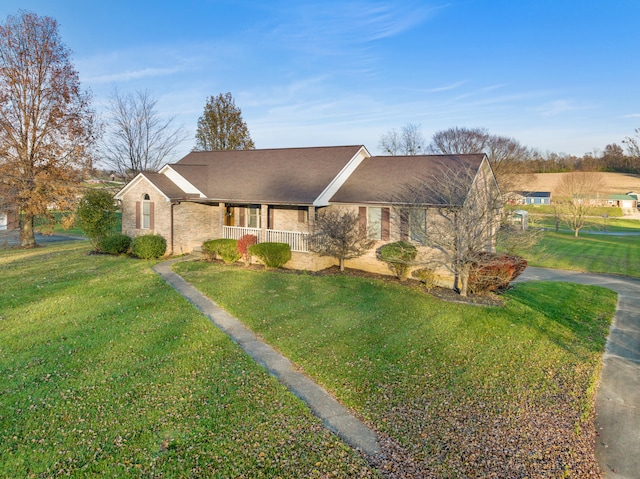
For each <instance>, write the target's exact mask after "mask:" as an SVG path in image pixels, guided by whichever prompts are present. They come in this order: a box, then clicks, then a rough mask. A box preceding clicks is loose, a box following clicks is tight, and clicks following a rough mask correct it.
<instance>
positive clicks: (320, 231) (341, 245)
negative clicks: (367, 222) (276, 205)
mask: <svg viewBox="0 0 640 479" xmlns="http://www.w3.org/2000/svg"><path fill="white" fill-rule="evenodd" d="M373 244H374V241H373V240H372V239H369V238H368V237H367V232H366V231H365V230H363V229H362V228H360V225H359V218H358V215H357V213H355V212H353V211H351V210H346V209H339V208H335V209H333V208H332V209H329V210H325V211H323V212H322V213H320V215H319V216H318V218H317V219H316V221H315V226H314V232H313V234H312V235H311V241H310V247H311V250H312V251H314V252H315V253H318V254H319V255H320V256H330V257H332V258H336V259H337V260H338V261H339V264H340V271H344V262H345V260H348V259H353V258H357V257H359V256H362V255H363V254H365V253H366V252H367V251H369V250H370V249H371V247H372V246H373Z"/></svg>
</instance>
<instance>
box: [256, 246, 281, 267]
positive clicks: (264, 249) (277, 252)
mask: <svg viewBox="0 0 640 479" xmlns="http://www.w3.org/2000/svg"><path fill="white" fill-rule="evenodd" d="M249 253H251V254H252V255H254V256H257V257H258V258H260V259H261V260H262V262H263V263H264V265H265V266H266V267H267V268H281V267H282V266H284V265H285V264H286V263H287V261H289V260H290V259H291V246H289V245H288V244H287V243H258V244H254V245H252V246H249Z"/></svg>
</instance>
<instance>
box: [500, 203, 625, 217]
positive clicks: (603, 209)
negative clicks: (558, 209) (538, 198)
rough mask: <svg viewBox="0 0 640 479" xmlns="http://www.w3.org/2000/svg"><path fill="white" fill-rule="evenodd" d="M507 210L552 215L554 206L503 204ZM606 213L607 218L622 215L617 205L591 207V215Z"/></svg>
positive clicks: (596, 215)
mask: <svg viewBox="0 0 640 479" xmlns="http://www.w3.org/2000/svg"><path fill="white" fill-rule="evenodd" d="M505 209H507V210H525V211H528V212H529V214H530V215H532V216H535V215H554V214H555V211H554V207H553V206H551V205H505ZM602 215H607V216H608V217H609V218H616V217H622V216H623V212H622V208H619V207H617V206H594V207H593V208H591V216H594V217H602Z"/></svg>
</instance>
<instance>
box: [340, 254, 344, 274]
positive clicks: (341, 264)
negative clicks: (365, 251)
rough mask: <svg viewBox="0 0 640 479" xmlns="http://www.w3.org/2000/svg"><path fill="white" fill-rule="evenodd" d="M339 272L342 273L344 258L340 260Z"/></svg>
mask: <svg viewBox="0 0 640 479" xmlns="http://www.w3.org/2000/svg"><path fill="white" fill-rule="evenodd" d="M340 272H341V273H344V258H340Z"/></svg>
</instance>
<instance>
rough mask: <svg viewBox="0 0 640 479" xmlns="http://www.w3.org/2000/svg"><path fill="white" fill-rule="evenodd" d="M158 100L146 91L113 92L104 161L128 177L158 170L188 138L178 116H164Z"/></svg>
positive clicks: (103, 154) (103, 155)
mask: <svg viewBox="0 0 640 479" xmlns="http://www.w3.org/2000/svg"><path fill="white" fill-rule="evenodd" d="M156 105H157V100H156V99H155V98H153V97H152V96H151V94H150V93H149V92H148V91H146V90H143V91H137V92H136V93H135V94H126V95H125V94H121V93H120V92H119V91H118V90H117V89H115V90H114V92H113V94H112V95H111V98H110V101H109V106H108V121H107V128H106V132H105V136H104V139H103V141H102V147H101V153H102V157H103V160H104V162H105V163H106V164H107V165H108V166H109V167H110V168H112V169H113V170H114V171H116V172H117V173H118V174H120V175H122V176H124V177H125V178H129V179H130V178H132V177H133V176H135V175H137V174H138V173H140V172H142V171H157V170H158V169H159V168H160V166H161V165H162V164H163V163H164V162H166V161H168V160H169V159H170V158H171V157H172V155H173V152H174V151H175V149H176V148H177V147H178V146H179V145H180V143H182V142H183V141H184V140H185V139H186V134H185V132H184V130H183V129H182V127H175V126H174V124H173V122H174V120H175V117H169V118H162V116H161V115H160V113H159V112H158V111H157V109H156Z"/></svg>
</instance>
